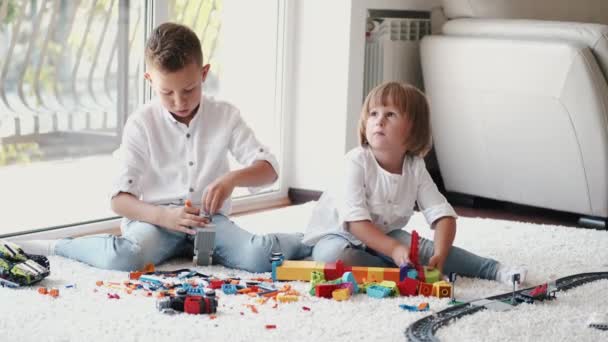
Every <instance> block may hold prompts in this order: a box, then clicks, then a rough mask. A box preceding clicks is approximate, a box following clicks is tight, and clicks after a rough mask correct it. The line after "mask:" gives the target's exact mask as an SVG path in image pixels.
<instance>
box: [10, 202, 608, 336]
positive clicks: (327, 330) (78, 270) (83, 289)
mask: <svg viewBox="0 0 608 342" xmlns="http://www.w3.org/2000/svg"><path fill="white" fill-rule="evenodd" d="M311 208H312V207H311V204H306V205H302V206H294V207H289V208H284V209H279V210H275V211H270V212H263V213H259V214H255V215H250V216H244V217H239V218H237V219H236V221H237V222H239V223H240V224H241V225H242V226H243V227H246V228H248V229H250V230H253V231H256V232H271V231H297V230H302V229H303V227H304V226H305V224H306V221H307V215H308V214H309V213H310V211H311ZM407 228H408V229H412V228H415V229H416V230H418V232H419V233H420V234H421V235H423V236H427V237H428V236H429V235H430V234H431V231H430V230H429V229H428V225H427V224H426V223H425V221H424V219H423V217H422V216H421V215H420V214H416V215H415V216H414V218H413V219H412V220H411V222H410V223H409V224H408V227H407ZM456 245H459V246H461V247H464V248H467V249H469V250H471V251H474V252H476V253H479V254H482V255H486V256H490V257H493V258H496V259H498V260H500V261H503V262H505V263H514V264H526V265H528V266H529V269H530V273H529V280H530V283H532V284H535V283H540V282H543V281H546V280H547V279H548V278H550V277H552V276H554V277H562V276H566V275H571V274H574V273H580V272H591V271H608V232H605V231H595V230H586V229H575V228H568V227H558V226H543V225H533V224H525V223H518V222H510V221H497V220H487V219H472V218H460V219H459V220H458V233H457V236H456ZM50 260H51V267H52V274H51V276H50V277H48V278H47V279H45V280H44V281H43V282H42V284H41V285H42V286H46V287H56V288H59V289H60V291H61V295H60V296H59V297H58V298H56V299H53V298H51V297H49V296H43V295H41V294H38V293H37V291H36V288H37V287H38V286H36V287H35V288H26V289H19V290H12V289H6V288H0V340H3V341H121V342H126V341H169V340H171V341H191V340H204V341H220V340H223V341H257V340H263V341H304V340H307V341H362V340H366V341H401V340H404V334H403V333H404V330H405V328H406V327H407V326H408V325H409V324H410V323H412V322H414V321H415V320H417V319H419V318H421V317H424V316H425V315H428V314H429V313H428V312H427V313H412V312H406V311H403V310H402V309H400V308H399V304H401V303H406V304H412V305H413V304H418V303H420V302H423V301H428V302H429V303H430V307H431V309H432V310H442V309H444V308H446V307H448V300H447V299H442V300H439V299H432V298H425V297H397V298H390V299H373V298H368V297H367V296H366V295H362V294H360V295H356V296H355V297H353V298H351V299H350V300H348V301H346V302H336V301H333V300H327V299H321V298H315V297H310V296H308V295H307V294H303V295H302V296H301V297H300V301H299V302H297V303H291V304H280V305H279V306H278V307H277V308H272V304H270V303H267V304H265V305H257V308H258V311H259V313H253V312H252V311H251V310H249V309H248V308H247V307H246V306H245V305H244V304H254V300H253V299H250V298H249V297H247V296H243V295H239V296H228V295H221V297H220V307H219V310H218V314H217V318H215V319H210V318H209V316H205V315H200V316H195V315H176V316H166V315H163V314H161V313H159V312H158V311H157V310H156V308H155V299H154V298H149V297H145V296H143V295H142V294H141V293H134V294H131V295H129V294H126V293H120V292H119V295H120V297H121V298H120V299H118V300H116V299H108V298H107V293H108V292H114V291H111V290H108V289H106V288H98V287H97V286H96V285H95V282H96V281H97V280H103V281H117V282H121V281H123V280H126V279H127V277H128V275H127V273H123V272H113V271H103V270H99V269H95V268H92V267H89V266H86V265H84V264H81V263H78V262H75V261H71V260H68V259H64V258H61V257H51V258H50ZM182 267H191V266H190V263H188V262H187V261H186V260H178V261H174V262H172V263H170V264H166V265H162V266H161V267H160V269H176V268H182ZM199 270H200V271H202V272H204V273H211V274H214V275H217V276H226V275H237V276H240V277H242V278H249V277H251V276H253V275H251V274H248V273H246V272H238V271H234V270H230V269H226V268H223V267H217V266H213V267H201V268H199ZM70 284H75V285H76V287H75V288H66V285H70ZM294 286H295V288H296V289H298V290H300V291H301V292H302V293H305V292H306V291H307V289H308V286H307V283H294ZM96 289H97V292H96ZM509 290H510V288H509V287H508V286H505V285H501V284H499V283H496V282H493V281H486V280H478V279H465V278H459V280H458V281H457V286H456V292H455V293H456V297H457V299H459V300H463V301H468V300H473V299H477V298H483V297H487V296H490V295H495V294H499V293H503V292H506V291H509ZM607 293H608V281H598V282H595V283H591V284H588V285H584V286H582V287H579V288H576V289H573V290H570V291H568V292H564V293H558V295H557V296H558V298H557V300H555V301H552V302H546V303H540V304H534V305H520V306H518V307H517V308H516V309H514V310H512V311H508V312H490V311H487V310H486V311H484V312H480V313H477V314H474V315H471V316H468V317H465V318H462V319H460V320H458V321H456V322H455V323H453V324H451V325H450V326H448V327H446V328H443V329H440V330H439V331H438V333H437V336H438V337H439V338H440V339H441V340H444V341H512V340H518V341H601V340H604V341H606V340H608V332H607V331H600V330H596V329H592V328H588V327H587V326H586V322H587V320H588V319H589V317H590V315H591V314H592V313H594V312H596V313H600V314H604V315H605V314H607V313H608V295H607ZM304 306H306V307H309V308H310V309H311V310H310V311H307V310H304V309H303V307H304ZM267 324H274V325H276V329H271V330H269V329H266V328H265V326H266V325H267Z"/></svg>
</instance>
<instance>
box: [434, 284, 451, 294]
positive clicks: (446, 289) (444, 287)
mask: <svg viewBox="0 0 608 342" xmlns="http://www.w3.org/2000/svg"><path fill="white" fill-rule="evenodd" d="M433 296H435V297H439V298H451V297H452V285H451V284H449V283H447V282H445V281H438V282H436V283H433Z"/></svg>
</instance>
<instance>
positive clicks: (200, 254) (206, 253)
mask: <svg viewBox="0 0 608 342" xmlns="http://www.w3.org/2000/svg"><path fill="white" fill-rule="evenodd" d="M185 206H186V207H192V202H191V201H190V200H186V203H185ZM200 213H201V215H200V216H203V217H206V218H208V219H209V220H211V216H210V215H208V214H206V213H204V212H203V211H202V210H201V212H200ZM195 229H196V236H195V237H194V257H193V260H192V261H193V262H194V264H195V265H198V266H209V265H211V264H212V263H213V249H214V248H215V228H214V226H213V225H212V224H209V225H207V226H206V227H204V228H195Z"/></svg>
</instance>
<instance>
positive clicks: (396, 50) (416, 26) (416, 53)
mask: <svg viewBox="0 0 608 342" xmlns="http://www.w3.org/2000/svg"><path fill="white" fill-rule="evenodd" d="M370 26H371V25H370ZM430 33H431V20H430V19H401V18H400V19H395V18H390V19H384V20H383V21H382V22H381V23H377V22H375V23H374V24H373V26H372V27H371V30H370V32H368V33H367V38H366V41H365V74H364V85H363V98H365V96H367V94H368V93H369V91H370V90H372V88H374V87H375V86H376V85H378V84H380V83H382V82H384V81H401V82H407V83H410V84H412V85H415V86H416V87H418V88H420V89H422V68H421V66H420V40H421V39H422V37H424V36H425V35H427V34H430Z"/></svg>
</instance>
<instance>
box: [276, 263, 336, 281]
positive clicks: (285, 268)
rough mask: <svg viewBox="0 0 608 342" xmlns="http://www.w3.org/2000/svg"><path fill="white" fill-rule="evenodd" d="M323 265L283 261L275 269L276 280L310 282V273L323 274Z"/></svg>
mask: <svg viewBox="0 0 608 342" xmlns="http://www.w3.org/2000/svg"><path fill="white" fill-rule="evenodd" d="M324 268H325V263H323V262H316V261H307V260H299V261H294V260H283V263H282V264H281V265H280V266H279V267H277V268H276V272H275V273H276V277H277V280H301V281H310V275H311V272H312V271H319V272H321V273H324Z"/></svg>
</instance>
